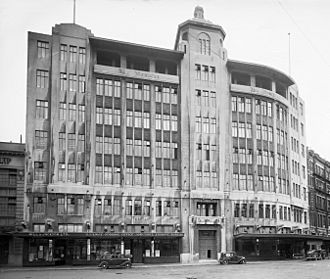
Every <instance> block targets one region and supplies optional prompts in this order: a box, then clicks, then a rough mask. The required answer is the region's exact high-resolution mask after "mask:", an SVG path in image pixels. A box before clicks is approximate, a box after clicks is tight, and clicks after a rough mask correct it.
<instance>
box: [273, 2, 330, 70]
mask: <svg viewBox="0 0 330 279" xmlns="http://www.w3.org/2000/svg"><path fill="white" fill-rule="evenodd" d="M274 1H275V2H277V3H278V5H279V6H280V7H281V8H282V10H283V11H284V12H285V13H286V14H287V16H288V17H289V18H290V19H291V21H292V22H293V23H294V25H295V26H296V27H297V29H298V30H299V31H300V32H301V34H302V35H303V36H304V38H305V40H306V41H307V42H308V43H309V44H310V46H311V48H312V49H313V50H314V51H315V52H316V53H317V54H318V55H319V57H320V58H321V60H322V62H323V63H324V64H325V65H326V66H328V67H329V68H330V64H329V63H328V61H327V59H326V58H325V57H324V55H323V54H322V53H321V52H320V51H319V50H318V49H317V48H316V47H315V45H314V44H313V42H312V40H310V39H309V38H308V36H307V35H306V33H305V32H304V30H303V29H302V28H301V27H300V26H299V24H298V23H297V21H296V20H295V19H294V17H293V16H292V15H291V14H290V13H289V12H288V10H287V9H286V8H285V7H284V5H283V4H282V3H281V1H280V0H274Z"/></svg>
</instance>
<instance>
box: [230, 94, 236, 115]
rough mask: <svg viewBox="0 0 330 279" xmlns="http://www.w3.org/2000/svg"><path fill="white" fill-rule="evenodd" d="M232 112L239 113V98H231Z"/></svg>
mask: <svg viewBox="0 0 330 279" xmlns="http://www.w3.org/2000/svg"><path fill="white" fill-rule="evenodd" d="M231 111H234V112H235V111H237V97H235V96H233V97H231Z"/></svg>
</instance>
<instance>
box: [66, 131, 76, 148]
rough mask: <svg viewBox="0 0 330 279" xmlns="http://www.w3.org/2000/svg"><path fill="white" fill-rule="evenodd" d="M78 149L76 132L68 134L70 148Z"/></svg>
mask: <svg viewBox="0 0 330 279" xmlns="http://www.w3.org/2000/svg"><path fill="white" fill-rule="evenodd" d="M75 149H76V134H68V150H75Z"/></svg>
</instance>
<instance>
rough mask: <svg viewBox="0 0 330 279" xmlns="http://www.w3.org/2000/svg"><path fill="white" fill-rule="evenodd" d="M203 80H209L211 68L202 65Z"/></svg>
mask: <svg viewBox="0 0 330 279" xmlns="http://www.w3.org/2000/svg"><path fill="white" fill-rule="evenodd" d="M202 80H205V81H208V80H209V66H206V65H202Z"/></svg>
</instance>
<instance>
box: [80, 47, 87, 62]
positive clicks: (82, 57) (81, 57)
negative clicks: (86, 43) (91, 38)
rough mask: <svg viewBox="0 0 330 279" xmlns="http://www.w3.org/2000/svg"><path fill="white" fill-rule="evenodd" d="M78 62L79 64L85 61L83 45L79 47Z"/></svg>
mask: <svg viewBox="0 0 330 279" xmlns="http://www.w3.org/2000/svg"><path fill="white" fill-rule="evenodd" d="M79 63H80V64H85V63H86V49H85V48H83V47H80V48H79Z"/></svg>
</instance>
